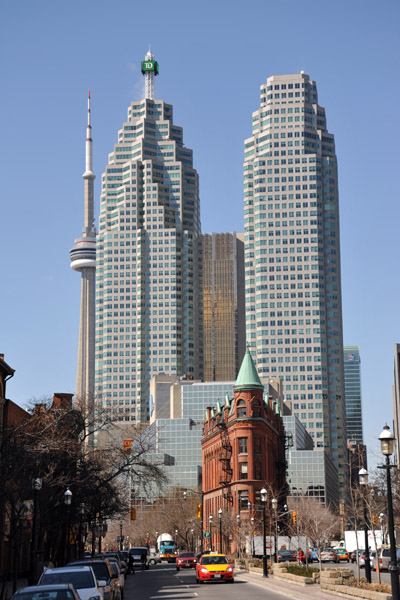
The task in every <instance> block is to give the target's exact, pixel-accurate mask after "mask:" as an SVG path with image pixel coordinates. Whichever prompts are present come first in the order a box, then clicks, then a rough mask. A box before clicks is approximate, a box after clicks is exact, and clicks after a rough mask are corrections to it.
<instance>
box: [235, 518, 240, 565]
mask: <svg viewBox="0 0 400 600" xmlns="http://www.w3.org/2000/svg"><path fill="white" fill-rule="evenodd" d="M236 525H237V555H238V558H240V539H239V532H240V515H236Z"/></svg>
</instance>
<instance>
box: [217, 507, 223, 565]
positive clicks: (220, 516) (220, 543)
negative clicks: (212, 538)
mask: <svg viewBox="0 0 400 600" xmlns="http://www.w3.org/2000/svg"><path fill="white" fill-rule="evenodd" d="M218 519H219V551H220V554H222V508H220V509H219V511H218Z"/></svg>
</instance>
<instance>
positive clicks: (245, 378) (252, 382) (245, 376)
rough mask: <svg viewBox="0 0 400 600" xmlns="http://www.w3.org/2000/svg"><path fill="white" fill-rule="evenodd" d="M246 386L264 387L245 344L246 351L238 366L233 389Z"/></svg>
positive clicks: (241, 388)
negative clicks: (238, 369)
mask: <svg viewBox="0 0 400 600" xmlns="http://www.w3.org/2000/svg"><path fill="white" fill-rule="evenodd" d="M248 388H258V389H262V390H263V389H264V386H263V384H262V383H261V381H260V378H259V376H258V373H257V369H256V367H255V364H254V362H253V359H252V358H251V354H250V350H249V347H248V346H247V349H246V353H245V355H244V357H243V362H242V366H241V367H240V371H239V374H238V376H237V379H236V382H235V386H234V389H235V390H243V389H248Z"/></svg>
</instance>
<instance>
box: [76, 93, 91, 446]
mask: <svg viewBox="0 0 400 600" xmlns="http://www.w3.org/2000/svg"><path fill="white" fill-rule="evenodd" d="M90 120H91V119H90V90H89V92H88V105H87V125H86V145H85V172H84V174H83V175H82V177H83V180H84V215H83V230H82V237H80V238H77V239H76V240H75V244H74V246H73V247H72V248H71V250H70V259H71V268H72V269H74V271H78V273H80V274H81V311H80V325H79V342H78V368H77V375H76V392H75V396H76V399H77V400H78V401H81V402H82V403H83V406H84V407H85V410H86V411H88V414H90V411H92V409H93V402H94V367H95V360H94V358H95V342H94V340H95V310H96V301H95V298H96V296H95V279H96V228H95V225H94V180H95V178H96V175H95V174H94V173H93V141H92V126H91V122H90ZM89 433H90V432H89ZM88 440H89V441H90V440H91V437H90V438H88Z"/></svg>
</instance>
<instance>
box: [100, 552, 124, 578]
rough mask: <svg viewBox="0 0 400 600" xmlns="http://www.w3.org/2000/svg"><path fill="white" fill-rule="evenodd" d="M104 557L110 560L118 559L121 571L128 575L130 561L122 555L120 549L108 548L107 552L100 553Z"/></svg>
mask: <svg viewBox="0 0 400 600" xmlns="http://www.w3.org/2000/svg"><path fill="white" fill-rule="evenodd" d="M100 556H101V557H103V558H108V560H110V561H111V560H112V559H115V560H117V561H118V564H119V568H120V571H121V572H122V573H123V575H126V574H127V572H128V563H127V561H126V560H125V559H124V557H123V556H122V554H121V552H120V551H119V550H108V551H107V552H102V553H101V554H99V555H98V557H100Z"/></svg>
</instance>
